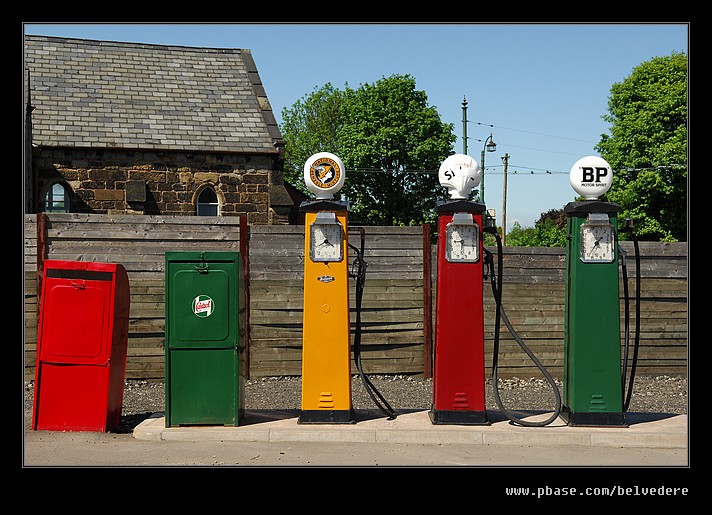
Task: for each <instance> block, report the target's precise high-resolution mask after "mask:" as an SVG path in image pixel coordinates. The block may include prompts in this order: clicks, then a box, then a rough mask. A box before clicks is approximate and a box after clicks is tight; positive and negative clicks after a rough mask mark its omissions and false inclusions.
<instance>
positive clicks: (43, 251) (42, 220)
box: [37, 213, 47, 327]
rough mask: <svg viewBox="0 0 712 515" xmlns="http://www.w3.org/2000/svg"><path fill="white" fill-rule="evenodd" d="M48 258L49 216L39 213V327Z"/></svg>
mask: <svg viewBox="0 0 712 515" xmlns="http://www.w3.org/2000/svg"><path fill="white" fill-rule="evenodd" d="M46 256H47V214H46V213H37V326H38V327H39V316H40V309H39V308H40V305H41V304H40V302H41V300H42V282H43V279H44V262H45V257H46Z"/></svg>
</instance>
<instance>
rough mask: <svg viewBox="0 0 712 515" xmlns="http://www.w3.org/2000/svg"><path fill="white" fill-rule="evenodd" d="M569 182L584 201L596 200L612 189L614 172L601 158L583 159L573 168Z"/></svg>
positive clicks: (590, 157)
mask: <svg viewBox="0 0 712 515" xmlns="http://www.w3.org/2000/svg"><path fill="white" fill-rule="evenodd" d="M569 182H570V183H571V187H572V188H573V189H574V191H575V192H576V193H578V194H579V195H581V196H583V198H584V199H586V200H596V199H597V198H598V197H600V196H601V195H603V194H604V193H606V192H607V191H608V190H609V189H610V188H611V184H612V183H613V170H612V169H611V165H609V164H608V163H607V162H606V160H605V159H603V158H601V157H598V156H586V157H582V158H581V159H579V160H578V161H576V162H575V163H574V165H573V166H572V167H571V171H570V172H569Z"/></svg>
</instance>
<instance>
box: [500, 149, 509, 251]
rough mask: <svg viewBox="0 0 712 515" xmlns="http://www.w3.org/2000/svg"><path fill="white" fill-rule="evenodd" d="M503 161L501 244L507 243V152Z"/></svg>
mask: <svg viewBox="0 0 712 515" xmlns="http://www.w3.org/2000/svg"><path fill="white" fill-rule="evenodd" d="M502 162H503V163H504V191H503V192H502V245H506V244H507V164H508V163H509V153H508V152H505V153H504V155H503V156H502Z"/></svg>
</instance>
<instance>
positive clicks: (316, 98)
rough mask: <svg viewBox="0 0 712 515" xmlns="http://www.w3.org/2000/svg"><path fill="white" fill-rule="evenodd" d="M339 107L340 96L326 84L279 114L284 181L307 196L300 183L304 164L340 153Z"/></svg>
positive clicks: (302, 180)
mask: <svg viewBox="0 0 712 515" xmlns="http://www.w3.org/2000/svg"><path fill="white" fill-rule="evenodd" d="M342 103H343V92H341V91H338V90H336V89H334V87H333V86H332V85H331V84H329V83H327V84H325V85H324V86H322V87H321V89H316V88H315V89H314V91H313V92H312V93H311V94H310V95H306V96H304V97H302V98H301V99H300V100H297V102H296V103H295V104H294V105H293V106H292V108H291V109H286V108H285V109H283V110H282V120H283V121H282V125H281V127H280V129H281V132H282V135H283V136H284V139H285V146H284V178H285V180H286V181H287V182H289V183H290V184H292V185H294V186H296V187H297V188H299V189H300V190H301V191H303V192H304V193H309V190H308V189H307V188H306V186H305V185H304V179H303V170H304V163H305V162H306V160H307V159H308V158H309V157H310V156H312V155H313V154H316V153H317V152H332V153H334V154H336V155H339V153H340V149H339V144H338V138H337V134H338V132H339V129H340V127H341V124H342V116H341V106H342ZM340 157H341V156H340Z"/></svg>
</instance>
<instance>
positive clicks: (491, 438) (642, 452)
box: [23, 410, 689, 467]
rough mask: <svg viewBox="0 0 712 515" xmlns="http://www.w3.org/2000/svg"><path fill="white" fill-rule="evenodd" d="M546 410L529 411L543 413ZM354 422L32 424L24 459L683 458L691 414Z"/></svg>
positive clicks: (642, 461) (636, 462)
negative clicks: (93, 428)
mask: <svg viewBox="0 0 712 515" xmlns="http://www.w3.org/2000/svg"><path fill="white" fill-rule="evenodd" d="M545 415H546V414H538V415H536V414H535V415H533V418H532V420H535V419H536V416H539V417H540V418H546V416H545ZM359 417H360V418H359V419H358V420H357V422H356V423H355V424H338V425H320V424H298V423H297V419H296V414H295V413H291V412H288V411H284V412H267V411H261V412H258V411H255V412H248V413H247V415H246V416H245V417H244V418H243V420H242V421H241V425H240V427H231V428H230V427H191V428H181V427H178V428H165V426H164V420H163V417H162V414H156V416H155V417H153V418H150V419H147V420H145V421H144V422H142V423H141V424H139V426H137V427H136V428H135V429H134V433H133V434H114V433H95V432H58V431H33V430H31V429H28V427H27V423H26V424H25V431H24V448H23V465H24V466H25V467H42V466H51V467H69V466H112V467H114V466H132V467H134V466H152V467H155V466H158V467H161V466H165V467H181V466H186V467H193V466H240V467H242V466H247V467H249V466H261V467H278V466H290V467H308V466H317V467H352V466H367V467H383V466H385V467H391V466H393V467H424V466H427V467H455V466H465V467H492V466H498V467H499V466H504V467H531V466H562V467H572V466H573V467H600V466H604V467H687V466H688V465H689V456H688V448H687V416H686V415H675V416H667V415H656V414H634V413H632V414H627V421H629V424H630V425H629V427H626V428H579V427H568V426H566V425H565V424H564V423H563V422H561V421H560V420H557V421H555V422H554V423H553V424H551V425H550V426H547V427H544V428H524V427H520V426H514V425H512V424H510V423H508V421H506V420H505V419H503V418H502V417H499V418H497V415H496V414H494V415H492V416H490V420H492V424H491V425H488V426H452V425H433V424H432V423H430V421H429V418H428V415H427V412H425V411H417V410H415V411H413V412H408V413H402V414H399V416H398V417H397V418H396V419H395V420H386V419H385V418H384V417H383V416H382V415H380V414H379V413H378V412H373V413H365V414H364V413H361V414H360V415H359Z"/></svg>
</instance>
